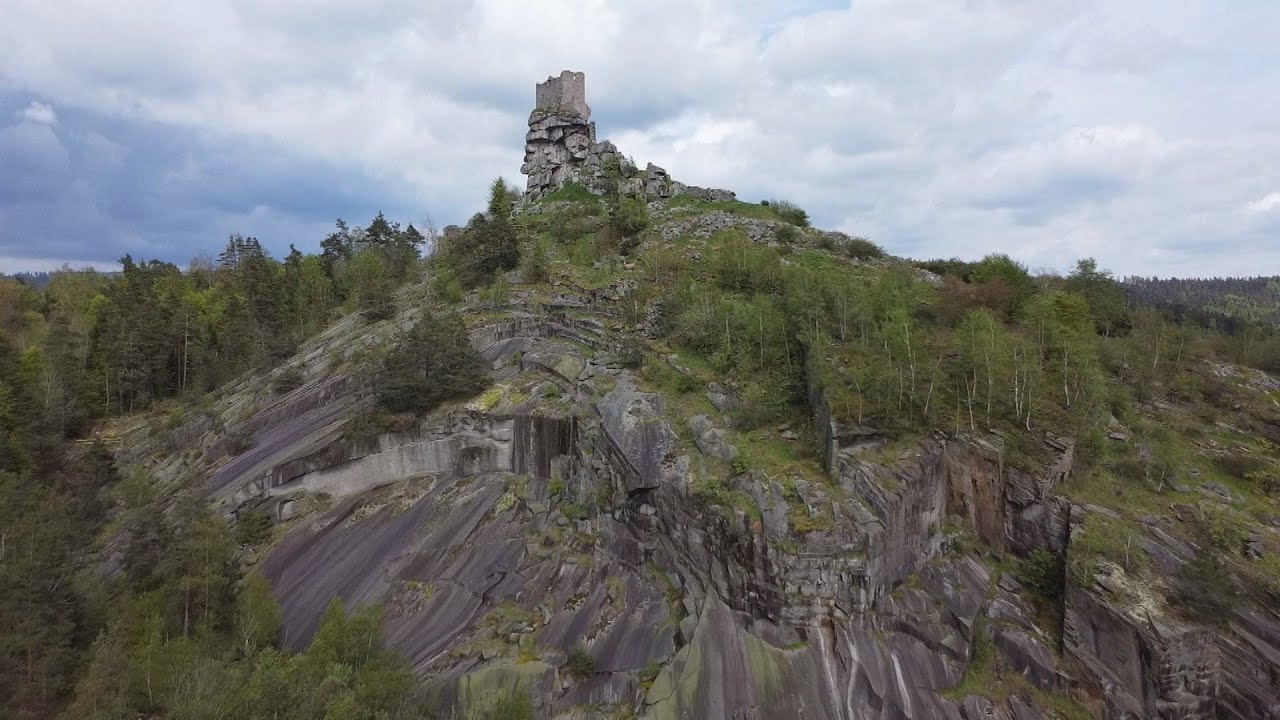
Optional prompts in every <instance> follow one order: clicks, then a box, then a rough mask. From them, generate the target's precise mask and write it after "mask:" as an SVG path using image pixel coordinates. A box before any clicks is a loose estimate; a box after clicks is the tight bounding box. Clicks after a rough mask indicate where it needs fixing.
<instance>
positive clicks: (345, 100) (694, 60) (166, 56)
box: [0, 0, 1280, 274]
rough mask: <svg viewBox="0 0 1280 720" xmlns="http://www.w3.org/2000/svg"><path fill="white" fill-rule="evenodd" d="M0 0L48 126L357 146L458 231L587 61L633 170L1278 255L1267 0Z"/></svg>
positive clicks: (906, 236) (977, 222)
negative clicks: (157, 129)
mask: <svg viewBox="0 0 1280 720" xmlns="http://www.w3.org/2000/svg"><path fill="white" fill-rule="evenodd" d="M0 4H3V6H4V15H5V17H6V22H5V23H4V24H3V25H0V90H9V91H11V92H22V93H28V94H30V95H34V96H35V97H37V98H39V100H38V101H36V102H33V103H32V104H31V105H30V107H28V109H27V110H25V111H22V114H23V117H25V118H27V119H28V120H29V121H31V122H39V121H38V120H36V118H35V117H31V115H33V114H34V115H35V116H37V117H48V118H49V120H48V122H46V123H45V124H52V123H53V122H55V121H56V120H57V116H56V114H55V113H54V112H53V106H54V105H56V106H57V107H58V108H59V109H60V110H62V111H63V112H62V114H63V115H64V116H66V117H64V118H63V119H62V124H61V125H60V127H62V126H65V125H66V123H67V117H70V113H69V110H70V109H77V110H84V111H89V112H93V113H98V114H102V115H107V116H110V117H114V118H123V119H126V120H129V121H135V122H157V123H163V124H167V125H175V126H180V127H184V128H189V129H192V130H195V131H198V132H201V133H206V134H208V135H209V136H211V137H215V138H222V139H225V141H226V142H228V143H231V142H236V141H239V140H244V139H249V140H252V141H253V142H257V143H266V144H268V145H272V146H277V147H280V148H283V149H285V150H287V151H288V152H289V153H295V154H298V155H300V156H302V157H306V158H311V159H315V160H318V161H327V162H332V163H343V164H347V163H355V164H357V165H358V166H359V167H360V168H361V170H362V172H364V173H366V174H368V175H369V176H371V177H373V178H376V179H378V180H380V181H389V182H394V183H400V184H403V185H404V186H405V187H408V188H411V189H412V192H413V193H414V194H415V195H416V196H417V197H419V198H421V199H422V203H423V206H424V208H429V209H431V211H432V212H433V214H434V215H435V216H436V217H437V218H438V219H439V220H441V221H443V222H449V221H457V220H461V219H464V218H465V217H467V216H468V215H469V214H470V211H472V210H473V209H474V208H475V207H477V206H478V205H479V204H480V202H481V199H482V196H483V192H484V187H485V181H486V180H487V179H488V178H491V177H493V176H494V175H497V174H502V175H504V176H506V177H509V178H512V179H515V178H517V177H518V175H517V173H516V169H517V168H518V166H519V163H520V159H521V144H522V139H523V133H524V129H525V127H524V118H525V115H526V113H527V112H528V109H529V105H530V104H531V102H532V95H533V87H532V86H533V84H534V83H535V82H537V81H539V80H541V79H543V78H544V77H546V76H547V75H548V74H551V73H555V72H558V71H559V70H561V69H564V68H571V69H577V70H584V71H586V73H587V87H588V102H589V103H590V104H591V105H592V107H593V108H594V110H595V113H596V119H597V121H598V123H599V131H600V134H601V135H602V136H603V137H608V138H610V139H613V140H614V141H615V142H617V144H618V145H619V147H620V148H621V149H622V150H623V152H626V153H629V154H631V155H633V156H634V157H635V159H636V160H637V161H639V162H640V163H642V164H643V163H644V162H646V161H653V162H655V163H657V164H660V165H662V166H664V167H666V168H667V169H668V170H669V171H671V173H672V174H673V175H674V176H676V177H677V178H679V179H682V180H685V181H686V182H691V183H696V184H703V185H717V186H724V187H730V188H733V189H736V190H738V191H739V193H740V195H742V196H743V197H745V198H748V199H760V198H765V197H772V196H777V197H787V198H789V199H792V200H794V201H796V202H798V203H799V204H801V205H803V206H805V207H806V208H808V209H809V210H810V213H811V215H813V216H814V217H815V219H816V220H817V221H818V222H819V223H821V224H825V225H828V226H838V227H842V228H844V229H847V230H849V231H851V232H857V233H859V234H867V235H870V236H872V237H873V238H874V239H876V240H877V241H879V242H881V243H883V244H885V245H886V246H888V247H889V248H891V249H893V250H895V251H898V252H908V253H911V254H915V255H928V256H951V255H961V256H966V257H973V256H980V255H982V254H985V253H986V252H994V251H1001V252H1010V253H1011V254H1013V255H1015V256H1017V257H1019V258H1020V259H1022V260H1023V261H1024V262H1026V263H1028V264H1030V265H1032V266H1043V265H1051V266H1056V267H1059V268H1061V267H1065V266H1066V265H1068V264H1070V262H1071V261H1072V260H1074V258H1075V257H1078V256H1080V255H1084V254H1096V255H1098V256H1099V260H1100V262H1101V263H1102V264H1103V265H1104V266H1108V267H1111V268H1113V269H1115V270H1117V271H1119V272H1128V273H1143V274H1151V273H1154V272H1159V273H1161V274H1171V273H1181V274H1201V273H1245V272H1247V273H1254V272H1258V271H1259V270H1260V269H1271V271H1273V272H1280V243H1277V242H1275V241H1274V240H1275V238H1274V237H1272V236H1270V235H1267V234H1266V233H1268V232H1270V231H1271V230H1272V229H1274V228H1275V227H1276V224H1275V223H1261V222H1258V221H1257V218H1258V217H1260V216H1261V215H1263V214H1267V213H1271V214H1274V207H1275V204H1276V203H1280V199H1277V198H1280V196H1277V195H1276V193H1275V192H1274V189H1275V188H1276V187H1280V122H1277V121H1276V120H1275V118H1277V117H1280V94H1277V93H1275V92H1273V88H1275V87H1280V62H1276V61H1277V59H1280V57H1278V55H1280V53H1278V52H1277V51H1276V49H1275V48H1276V47H1280V4H1277V3H1274V2H1271V1H1270V0H1238V1H1237V2H1232V3H1230V4H1229V5H1228V6H1224V5H1222V4H1221V3H1210V2H1208V0H1183V1H1182V2H1179V3H1175V4H1172V5H1170V4H1168V3H1163V2H1157V0H1134V1H1133V2H1127V3H1112V2H1105V0H1084V1H1079V0H1045V1H1044V2H1037V3H1026V2H1023V1H1021V0H969V1H962V0H864V1H860V2H856V3H850V4H848V5H841V6H836V7H832V6H831V3H816V2H815V3H809V4H806V5H804V6H801V7H799V8H797V6H796V4H795V3H791V2H785V3H784V2H782V1H781V0H765V1H764V2H757V3H734V2H729V1H728V0H701V1H700V2H695V3H689V2H686V1H685V0H647V1H645V0H634V1H630V2H621V1H620V2H612V1H610V2H605V1H604V0H585V1H584V0H573V1H572V2H570V1H569V0H564V1H560V2H551V1H548V2H539V3H529V2H523V1H521V0H486V1H482V2H464V1H462V0H447V1H444V2H437V3H418V2H411V1H410V0H382V1H381V2H374V3H371V4H369V6H368V7H363V6H362V8H361V9H360V10H359V11H354V10H352V9H351V6H350V5H349V4H346V3H342V2H338V1H337V0H325V2H321V3H311V2H306V3H304V2H301V0H284V1H282V2H271V3H261V2H252V1H251V0H224V1H222V2H208V3H201V4H197V5H192V4H182V3H179V4H174V3H166V2H161V1H160V0H128V2H127V3H125V7H121V4H120V3H115V4H103V3H98V2H89V0H71V1H69V2H61V3H49V2H44V1H42V0H0ZM822 5H826V7H822ZM196 28H198V32H197V31H195V29H196ZM24 102H25V100H24ZM46 109H47V111H48V112H47V115H46V114H44V110H46ZM215 145H216V143H215ZM124 161H125V162H127V161H128V159H127V156H125V160H124ZM1241 208H1245V212H1243V213H1242V212H1241ZM242 210H243V212H245V213H249V212H250V211H251V210H252V207H251V206H250V207H246V208H243V209H242ZM1251 217H1252V218H1253V220H1250V218H1251Z"/></svg>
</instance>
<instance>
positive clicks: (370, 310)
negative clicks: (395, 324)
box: [351, 249, 395, 321]
mask: <svg viewBox="0 0 1280 720" xmlns="http://www.w3.org/2000/svg"><path fill="white" fill-rule="evenodd" d="M351 278H352V289H353V291H354V293H355V297H356V306H357V307H358V308H359V309H360V313H361V314H362V315H364V317H365V318H366V319H368V320H370V321H377V320H385V319H387V318H389V317H391V316H392V315H394V314H395V301H394V298H393V295H392V284H391V278H390V277H389V276H388V274H387V268H386V263H385V262H384V261H383V259H382V257H381V255H380V254H379V253H378V252H377V251H375V250H373V249H364V250H361V251H360V252H358V253H356V255H355V257H353V258H352V259H351Z"/></svg>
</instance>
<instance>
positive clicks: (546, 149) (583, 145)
mask: <svg viewBox="0 0 1280 720" xmlns="http://www.w3.org/2000/svg"><path fill="white" fill-rule="evenodd" d="M586 82H587V81H586V76H585V75H584V74H583V73H580V72H572V71H570V70H565V71H564V72H561V73H560V75H559V77H549V78H547V79H546V81H545V82H542V83H538V87H537V91H536V93H535V105H534V108H533V111H532V112H531V113H529V132H528V133H527V134H526V135H525V141H524V164H523V165H521V166H520V172H522V173H524V174H525V175H528V176H529V181H528V185H527V187H526V190H525V193H526V197H527V198H528V199H529V200H539V199H541V198H543V197H545V196H547V195H548V194H550V193H553V192H555V191H556V190H559V189H560V188H562V187H564V186H565V184H566V183H576V184H578V185H581V186H583V187H585V188H587V189H588V190H590V191H591V192H594V193H596V194H603V193H604V192H605V191H606V189H608V188H611V187H612V188H614V189H615V190H617V191H620V192H622V193H623V194H628V195H639V196H641V197H645V198H647V199H650V200H655V199H658V198H669V197H672V196H674V195H688V196H690V197H693V198H698V199H703V200H733V199H734V194H733V193H732V192H730V191H728V190H717V189H714V188H702V187H697V186H695V185H685V184H684V183H681V182H677V181H675V180H673V179H672V178H671V176H670V175H668V174H667V171H666V170H664V169H662V168H660V167H658V166H657V165H654V164H653V163H649V164H648V165H647V166H645V168H644V170H641V169H640V168H638V167H636V165H635V164H634V163H632V161H631V160H630V159H628V158H627V157H626V156H625V155H623V154H622V153H621V152H619V151H618V148H617V147H615V146H614V144H613V143H611V142H609V141H608V140H603V141H597V140H596V124H595V123H594V122H592V121H591V108H590V107H589V106H588V105H587V99H586Z"/></svg>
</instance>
